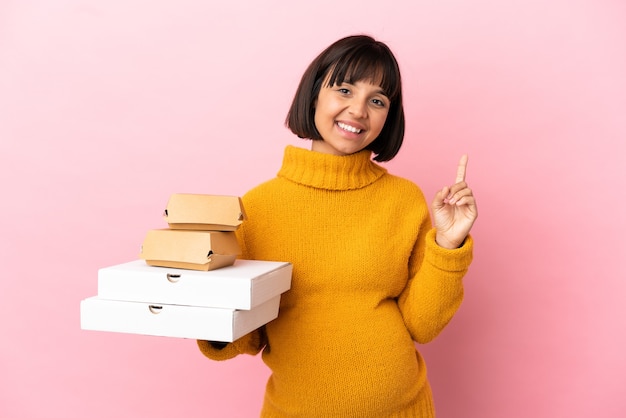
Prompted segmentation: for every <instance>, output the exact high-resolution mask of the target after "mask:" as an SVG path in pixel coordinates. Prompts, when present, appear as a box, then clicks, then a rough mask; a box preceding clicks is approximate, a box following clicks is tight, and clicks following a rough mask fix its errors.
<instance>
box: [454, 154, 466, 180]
mask: <svg viewBox="0 0 626 418" xmlns="http://www.w3.org/2000/svg"><path fill="white" fill-rule="evenodd" d="M466 170H467V154H464V155H463V156H462V157H461V159H460V160H459V165H458V167H457V169H456V182H457V183H460V182H462V181H465V171H466Z"/></svg>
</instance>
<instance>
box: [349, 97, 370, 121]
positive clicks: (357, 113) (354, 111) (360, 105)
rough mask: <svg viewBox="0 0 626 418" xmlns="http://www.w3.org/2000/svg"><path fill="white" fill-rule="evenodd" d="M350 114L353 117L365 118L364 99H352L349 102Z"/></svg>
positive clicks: (365, 107) (365, 106)
mask: <svg viewBox="0 0 626 418" xmlns="http://www.w3.org/2000/svg"><path fill="white" fill-rule="evenodd" d="M349 111H350V114H351V115H352V116H354V117H355V118H360V119H365V118H367V103H366V102H365V100H354V101H353V102H352V103H350V110H349Z"/></svg>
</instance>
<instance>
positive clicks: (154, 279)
mask: <svg viewBox="0 0 626 418" xmlns="http://www.w3.org/2000/svg"><path fill="white" fill-rule="evenodd" d="M292 270H293V267H292V265H291V264H290V263H287V262H280V261H260V260H236V261H235V263H234V264H233V265H232V266H228V267H222V268H219V269H216V270H210V271H197V270H185V269H176V268H169V267H155V266H149V265H147V264H146V263H145V262H144V261H143V260H135V261H131V262H128V263H124V264H119V265H116V266H111V267H105V268H101V269H100V270H98V296H99V297H101V298H103V299H114V300H123V301H134V302H149V303H157V304H160V303H165V304H171V305H189V306H206V307H211V308H230V309H252V308H254V307H255V306H258V305H260V304H262V303H264V302H266V301H267V300H269V299H271V298H273V297H274V296H276V295H280V294H282V293H284V292H285V291H287V290H289V288H290V287H291V273H292Z"/></svg>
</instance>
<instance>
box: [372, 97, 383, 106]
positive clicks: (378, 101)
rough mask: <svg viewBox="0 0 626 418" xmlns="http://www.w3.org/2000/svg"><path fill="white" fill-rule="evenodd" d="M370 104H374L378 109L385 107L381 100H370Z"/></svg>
mask: <svg viewBox="0 0 626 418" xmlns="http://www.w3.org/2000/svg"><path fill="white" fill-rule="evenodd" d="M372 103H374V104H375V105H376V106H378V107H385V106H386V105H385V102H384V101H382V100H381V99H372Z"/></svg>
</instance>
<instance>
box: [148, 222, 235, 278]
mask: <svg viewBox="0 0 626 418" xmlns="http://www.w3.org/2000/svg"><path fill="white" fill-rule="evenodd" d="M240 252H241V251H240V248H239V243H238V242H237V237H236V236H235V233H234V232H218V231H187V230H173V229H153V230H150V231H148V233H147V235H146V238H145V239H144V242H143V245H142V246H141V254H140V258H142V259H144V260H145V261H146V263H147V264H149V265H151V266H159V267H173V268H181V269H189V270H201V271H209V270H215V269H218V268H221V267H225V266H230V265H232V264H233V263H234V262H235V259H236V258H237V255H238V254H240Z"/></svg>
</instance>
